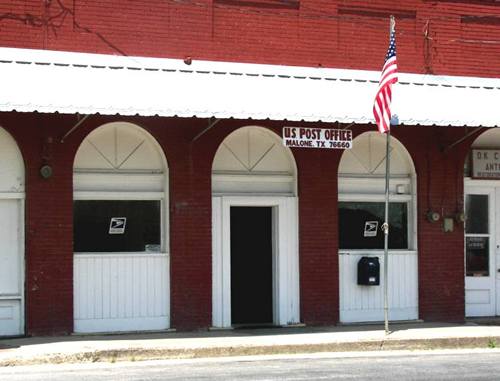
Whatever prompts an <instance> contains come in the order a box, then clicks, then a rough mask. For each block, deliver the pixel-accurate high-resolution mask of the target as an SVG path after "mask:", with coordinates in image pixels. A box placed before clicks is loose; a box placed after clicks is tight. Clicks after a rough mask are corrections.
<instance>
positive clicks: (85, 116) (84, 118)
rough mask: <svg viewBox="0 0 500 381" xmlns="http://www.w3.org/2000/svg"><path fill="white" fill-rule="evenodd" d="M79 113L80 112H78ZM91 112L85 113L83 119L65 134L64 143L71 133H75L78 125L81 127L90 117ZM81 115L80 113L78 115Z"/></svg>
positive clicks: (62, 139) (62, 140) (62, 141)
mask: <svg viewBox="0 0 500 381" xmlns="http://www.w3.org/2000/svg"><path fill="white" fill-rule="evenodd" d="M77 115H78V114H77ZM90 115H91V114H87V115H84V116H83V118H82V119H80V120H79V121H78V122H76V124H75V125H74V126H73V127H71V129H70V130H69V131H68V132H66V133H65V134H64V136H63V137H62V138H61V141H60V142H61V143H64V140H66V138H67V137H68V136H69V135H71V134H72V133H73V131H75V130H76V129H77V128H78V127H80V126H81V125H82V123H83V122H85V121H86V120H87V119H88V118H89V117H90ZM78 116H79V115H78Z"/></svg>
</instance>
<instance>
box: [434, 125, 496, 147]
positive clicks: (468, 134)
mask: <svg viewBox="0 0 500 381" xmlns="http://www.w3.org/2000/svg"><path fill="white" fill-rule="evenodd" d="M485 128H486V127H477V128H475V129H474V130H472V131H470V132H469V133H467V134H465V136H462V137H461V138H460V139H458V140H457V141H456V142H454V143H451V144H450V145H449V146H447V147H444V148H443V149H442V150H441V151H442V152H443V153H446V152H448V151H449V150H451V149H452V148H453V147H455V146H457V145H459V144H460V143H462V142H463V141H464V140H465V139H468V138H469V137H471V136H472V135H474V134H475V133H478V132H480V131H482V130H483V129H485Z"/></svg>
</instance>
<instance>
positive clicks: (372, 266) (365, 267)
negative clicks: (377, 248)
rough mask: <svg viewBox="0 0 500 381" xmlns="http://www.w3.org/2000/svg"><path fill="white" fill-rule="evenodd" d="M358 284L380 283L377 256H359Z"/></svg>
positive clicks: (375, 284)
mask: <svg viewBox="0 0 500 381" xmlns="http://www.w3.org/2000/svg"><path fill="white" fill-rule="evenodd" d="M358 285H360V286H378V285H380V262H379V260H378V257H361V259H360V260H359V262H358Z"/></svg>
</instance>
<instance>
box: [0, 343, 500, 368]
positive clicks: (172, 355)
mask: <svg viewBox="0 0 500 381" xmlns="http://www.w3.org/2000/svg"><path fill="white" fill-rule="evenodd" d="M497 343H500V336H498V337H497V336H494V337H456V338H436V339H413V340H409V339H406V340H405V339H401V340H398V339H388V340H382V341H379V340H372V341H357V342H331V343H320V344H283V345H279V344H277V345H258V346H248V345H247V346H245V345H241V346H214V347H205V348H126V349H109V350H107V349H105V350H95V351H87V352H80V353H74V354H64V353H51V354H46V355H38V356H33V357H15V356H12V358H7V359H4V360H0V367H6V366H22V365H41V364H63V363H88V362H116V361H145V360H168V359H195V358H210V357H231V356H252V355H271V354H300V353H317V352H354V351H355V352H364V351H392V350H432V349H463V348H495V347H496V346H497Z"/></svg>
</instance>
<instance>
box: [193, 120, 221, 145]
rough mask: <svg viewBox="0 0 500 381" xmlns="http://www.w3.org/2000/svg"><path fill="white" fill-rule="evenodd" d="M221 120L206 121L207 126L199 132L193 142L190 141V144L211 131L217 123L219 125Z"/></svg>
mask: <svg viewBox="0 0 500 381" xmlns="http://www.w3.org/2000/svg"><path fill="white" fill-rule="evenodd" d="M220 121H221V119H217V118H210V119H209V120H208V126H207V128H205V129H204V130H203V131H201V132H200V133H199V134H198V135H196V136H195V137H194V138H193V140H191V143H194V142H195V141H196V140H198V139H199V138H200V137H201V136H202V135H203V134H205V132H207V131H209V130H211V129H212V128H213V127H214V126H215V125H216V124H217V123H219V122H220Z"/></svg>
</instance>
